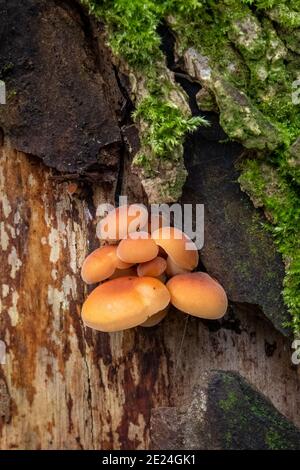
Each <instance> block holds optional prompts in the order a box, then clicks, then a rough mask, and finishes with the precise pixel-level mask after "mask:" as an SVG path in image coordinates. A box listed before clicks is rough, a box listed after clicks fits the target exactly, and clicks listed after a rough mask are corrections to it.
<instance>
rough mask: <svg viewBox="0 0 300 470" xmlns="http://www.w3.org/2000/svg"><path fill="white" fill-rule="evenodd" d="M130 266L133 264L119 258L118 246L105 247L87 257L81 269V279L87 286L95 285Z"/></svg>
mask: <svg viewBox="0 0 300 470" xmlns="http://www.w3.org/2000/svg"><path fill="white" fill-rule="evenodd" d="M130 266H132V264H129V263H124V261H122V260H120V259H119V258H118V256H117V247H116V246H114V245H110V246H103V247H102V248H97V249H96V250H95V251H93V252H92V253H91V254H90V255H88V256H87V258H86V259H85V261H84V263H83V265H82V268H81V277H82V279H83V280H84V282H86V283H87V284H95V283H96V282H101V281H104V280H105V279H107V278H109V277H110V276H112V275H113V273H114V272H115V270H116V269H128V268H130Z"/></svg>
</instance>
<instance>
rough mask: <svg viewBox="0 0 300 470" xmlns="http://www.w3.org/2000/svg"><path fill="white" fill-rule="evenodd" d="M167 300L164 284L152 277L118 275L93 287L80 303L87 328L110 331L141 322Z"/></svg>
mask: <svg viewBox="0 0 300 470" xmlns="http://www.w3.org/2000/svg"><path fill="white" fill-rule="evenodd" d="M169 302H170V294H169V291H168V289H167V288H166V286H165V285H164V284H163V283H162V282H160V281H159V280H158V279H155V278H153V277H120V278H118V279H113V280H112V281H107V282H104V283H103V284H101V285H100V286H98V287H96V289H95V290H93V292H92V293H91V294H90V295H89V296H88V298H87V299H86V301H85V302H84V304H83V307H82V319H83V321H84V323H85V324H86V325H87V326H89V327H90V328H94V329H96V330H100V331H105V332H112V331H119V330H125V329H127V328H132V327H135V326H138V325H140V324H141V323H144V322H145V321H146V320H147V319H148V318H149V317H151V316H152V315H154V314H156V313H158V312H160V311H161V310H163V309H164V308H166V307H167V305H168V304H169Z"/></svg>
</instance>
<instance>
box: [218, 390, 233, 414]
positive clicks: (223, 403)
mask: <svg viewBox="0 0 300 470" xmlns="http://www.w3.org/2000/svg"><path fill="white" fill-rule="evenodd" d="M236 403H237V396H236V394H235V393H234V392H232V391H230V392H229V393H228V396H227V398H226V399H225V400H220V401H219V406H220V408H221V409H222V410H223V411H226V412H228V411H230V410H232V409H233V408H234V406H235V405H236Z"/></svg>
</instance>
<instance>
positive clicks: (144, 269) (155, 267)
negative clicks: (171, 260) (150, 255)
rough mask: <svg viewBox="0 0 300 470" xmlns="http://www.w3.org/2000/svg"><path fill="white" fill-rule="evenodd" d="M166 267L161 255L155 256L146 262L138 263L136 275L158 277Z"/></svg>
mask: <svg viewBox="0 0 300 470" xmlns="http://www.w3.org/2000/svg"><path fill="white" fill-rule="evenodd" d="M166 267H167V262H166V260H165V259H164V258H162V257H161V256H157V257H156V258H154V259H152V260H150V261H147V262H146V263H140V264H139V265H138V267H137V274H138V276H140V277H142V276H151V277H159V276H161V275H162V274H163V273H164V272H165V270H166Z"/></svg>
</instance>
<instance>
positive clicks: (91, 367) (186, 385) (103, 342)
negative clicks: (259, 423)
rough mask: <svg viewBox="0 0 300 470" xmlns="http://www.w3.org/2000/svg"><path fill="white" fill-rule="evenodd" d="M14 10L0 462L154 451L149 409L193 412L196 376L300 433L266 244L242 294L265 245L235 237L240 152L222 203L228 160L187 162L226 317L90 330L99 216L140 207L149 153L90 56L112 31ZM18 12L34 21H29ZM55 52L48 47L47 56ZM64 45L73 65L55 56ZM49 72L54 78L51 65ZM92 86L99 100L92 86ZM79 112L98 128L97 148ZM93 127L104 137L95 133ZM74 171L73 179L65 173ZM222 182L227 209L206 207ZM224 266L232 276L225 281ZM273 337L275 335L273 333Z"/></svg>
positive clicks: (24, 6) (5, 166)
mask: <svg viewBox="0 0 300 470" xmlns="http://www.w3.org/2000/svg"><path fill="white" fill-rule="evenodd" d="M5 3H6V2H5ZM19 3H20V5H21V6H20V7H19ZM7 5H8V3H6V5H5V6H3V2H1V1H0V11H1V12H2V14H3V15H6V18H7V21H8V22H9V24H10V25H11V26H12V27H14V25H15V29H16V28H17V27H18V28H19V29H18V30H20V31H22V35H21V36H20V39H18V38H19V36H18V35H14V36H13V38H14V41H8V42H7V41H4V42H3V41H2V39H3V37H5V38H6V37H8V36H7V34H9V33H7V31H4V28H3V23H1V22H0V36H1V35H2V36H1V43H0V49H1V54H0V55H1V58H0V60H1V61H3V57H6V59H5V60H6V63H5V64H6V65H9V62H8V63H7V60H8V61H9V60H10V59H9V57H14V63H13V67H5V64H3V63H2V62H1V73H2V74H3V73H4V72H5V74H6V75H5V76H4V75H2V76H3V78H5V80H6V81H7V83H8V92H10V91H14V87H15V90H16V94H14V93H13V94H12V98H11V101H10V100H9V101H8V104H7V105H6V107H1V109H0V119H1V126H2V127H3V130H4V145H3V146H1V149H0V194H1V205H0V211H1V214H0V222H1V227H0V235H1V238H0V241H1V260H0V262H1V269H0V276H1V290H0V294H1V304H0V306H1V316H0V339H1V340H3V341H4V342H5V344H6V347H7V354H6V364H3V365H1V367H0V448H2V449H13V448H18V449H24V448H26V449H39V448H42V449H54V448H60V449H77V448H84V449H108V448H114V449H137V448H147V447H149V445H150V440H149V430H150V417H151V410H152V409H153V408H158V407H162V406H172V407H173V406H179V405H181V404H182V403H183V402H184V401H188V400H189V399H190V396H191V392H192V390H193V388H194V386H195V385H196V384H198V382H199V376H202V375H203V373H204V371H206V370H208V369H223V370H234V371H239V372H240V374H241V375H242V376H243V377H245V379H246V380H248V381H249V382H250V383H251V384H253V385H254V386H255V387H257V389H258V390H259V391H261V392H263V393H264V394H265V395H266V396H267V397H268V398H269V399H270V400H271V401H272V402H273V404H274V405H275V406H276V407H277V408H278V410H279V411H280V412H281V413H283V414H284V415H285V416H286V417H287V418H289V419H290V420H291V421H293V422H294V423H295V424H298V425H300V411H299V410H300V395H299V388H300V380H299V372H298V370H297V368H296V367H294V366H292V365H291V359H290V356H291V350H290V339H289V338H284V337H283V336H282V334H281V333H280V332H279V331H276V329H275V328H274V326H273V325H272V324H270V323H269V322H267V321H266V319H265V317H263V316H262V315H261V309H265V307H268V306H270V303H269V302H270V301H269V300H268V293H269V289H270V286H272V288H273V286H275V287H274V289H275V292H278V282H279V281H278V279H280V275H281V270H282V268H281V264H280V260H278V259H277V258H276V256H275V255H274V252H273V246H272V245H271V241H270V239H269V238H264V239H263V243H262V244H261V245H259V247H260V248H259V250H260V251H264V253H263V256H262V257H260V256H259V254H257V255H255V254H253V256H252V259H254V260H255V264H257V263H258V266H257V265H256V266H250V267H249V266H248V268H249V270H247V272H245V273H244V271H243V276H244V277H243V278H242V279H241V280H239V273H240V272H241V268H240V266H239V264H238V263H239V262H244V260H245V258H246V255H247V253H245V251H247V250H245V240H246V241H247V240H248V241H249V240H250V239H252V238H251V237H254V238H253V239H254V240H255V243H258V244H259V243H260V242H259V239H258V238H257V235H255V234H254V235H253V233H252V234H251V236H250V235H249V232H248V234H243V229H242V228H241V227H238V228H240V231H241V233H236V232H237V231H238V228H237V224H236V220H234V219H236V218H237V217H239V215H236V214H240V213H241V211H242V209H241V207H245V211H248V212H246V213H247V214H248V213H250V209H249V207H248V206H247V202H245V201H246V199H245V198H243V200H242V201H240V199H241V194H240V193H239V191H238V190H237V189H236V187H235V186H234V184H232V181H231V180H232V178H235V173H234V170H233V169H232V168H233V161H234V160H235V157H236V153H235V151H234V152H233V149H232V148H231V147H226V149H227V150H226V151H225V147H224V153H225V154H226V152H228V158H229V161H228V163H226V164H225V159H224V162H223V163H224V165H223V166H221V168H222V171H223V174H222V175H223V178H224V186H223V190H222V189H221V185H222V184H223V183H222V181H223V180H222V175H221V176H220V174H217V175H216V170H215V169H214V166H213V164H214V163H213V162H214V160H213V157H217V159H216V162H220V161H221V159H220V154H219V150H220V148H219V147H218V150H217V153H216V150H214V149H215V147H214V146H212V147H210V146H209V145H208V143H207V142H204V141H203V140H201V139H202V138H200V136H199V135H198V137H197V136H195V139H197V138H199V140H198V141H197V140H196V141H193V140H192V141H190V144H188V145H187V149H186V152H187V159H186V163H187V166H188V167H189V170H190V171H191V172H193V173H194V174H195V175H194V177H192V176H191V177H190V179H189V181H188V183H187V186H186V189H187V191H186V193H185V195H184V198H186V199H185V201H186V202H205V203H207V205H208V207H209V214H208V221H209V224H210V231H211V233H212V234H213V236H207V244H206V246H205V250H204V253H203V260H204V262H205V264H207V266H206V267H207V269H208V270H209V272H211V273H212V274H213V275H216V276H217V277H219V278H220V281H221V282H223V283H225V285H226V287H227V288H228V291H229V297H230V300H231V301H234V302H231V306H230V309H229V311H228V314H227V316H226V317H225V318H224V319H223V320H222V321H217V322H209V323H206V322H203V321H201V320H199V319H196V318H193V317H186V316H185V315H183V314H182V313H180V312H175V311H171V312H170V315H169V316H168V317H167V318H166V320H164V321H163V322H162V324H160V325H159V326H157V327H155V328H153V329H142V328H136V329H133V330H131V331H125V332H120V333H115V334H110V335H109V334H104V333H103V334H102V333H98V332H93V331H92V330H90V329H88V328H84V327H83V325H82V322H81V319H80V309H81V305H82V302H83V299H84V298H85V296H86V295H87V293H88V292H87V291H88V289H87V288H86V287H84V285H83V283H82V281H81V279H80V267H81V264H82V261H83V259H84V257H85V256H86V254H87V253H88V252H90V251H91V250H92V249H94V248H95V247H96V246H97V241H96V236H95V226H96V223H97V217H96V216H95V212H96V208H97V206H98V204H99V203H101V202H112V203H113V202H114V201H115V197H116V195H117V194H120V193H123V194H127V195H129V197H130V200H131V201H137V200H138V201H139V202H145V195H144V193H143V191H142V189H141V185H140V182H139V180H138V179H137V177H136V176H134V175H132V174H131V172H130V163H131V162H130V160H131V157H129V154H130V150H131V151H132V153H134V152H135V151H136V149H137V148H138V137H137V134H136V129H135V127H134V126H133V125H132V122H131V120H130V118H129V116H128V113H127V112H126V111H127V110H128V109H129V108H130V103H129V102H128V99H127V97H126V91H125V88H124V86H123V85H122V80H120V78H119V77H117V78H116V76H115V74H114V73H113V66H112V64H111V62H110V60H108V57H109V56H108V55H107V54H108V53H107V51H106V49H105V50H104V49H102V48H98V46H96V45H95V44H98V45H99V43H100V44H102V46H103V39H101V31H100V32H99V31H98V32H96V30H93V31H94V32H93V33H91V34H90V33H89V34H87V24H86V23H85V22H84V21H87V19H86V20H84V18H85V16H84V13H83V12H81V10H78V9H77V8H75V7H74V3H73V2H72V3H70V2H67V1H66V2H60V3H58V2H43V1H30V2H13V1H12V2H9V5H10V6H11V7H13V6H14V7H15V8H16V10H14V8H11V9H9V8H7ZM18 8H21V10H18ZM74 8H75V9H74ZM16 11H20V12H21V13H22V12H23V13H24V15H23V13H22V14H21V15H20V16H19V17H18V21H17V18H16V16H15V12H16ZM25 12H26V15H25ZM29 17H30V18H31V19H30V22H31V23H30V24H32V28H29V27H28V18H29ZM5 24H6V23H5ZM7 24H8V23H7ZM24 25H27V26H26V27H25V26H24ZM91 28H92V26H91ZM81 31H82V32H81ZM89 31H90V30H89ZM31 34H34V35H36V36H35V38H33V39H32V40H31V41H30V40H29V39H28V37H27V35H29V36H30V35H31ZM60 34H61V35H62V37H61V38H60V39H59V40H57V42H56V37H59V35H60ZM75 37H76V41H77V39H78V41H79V42H76V41H75ZM26 38H27V39H26ZM37 38H39V39H38V42H37ZM19 41H20V42H19ZM47 41H48V42H49V41H50V42H51V44H53V47H51V48H50V47H49V48H47V47H46V46H47ZM74 41H75V42H76V44H75V43H74ZM101 41H102V42H101ZM26 44H27V46H28V44H29V45H30V48H29V49H28V51H27V49H26V47H27V46H26ZM62 44H69V45H70V51H72V53H68V52H69V51H68V50H67V51H65V50H62V49H68V47H67V46H66V45H65V46H64V47H63V48H62ZM37 46H38V47H39V50H37V49H36V48H37ZM28 47H29V46H28ZM55 47H57V48H59V50H56V53H57V54H58V56H59V57H60V58H62V62H60V61H59V60H58V59H56V58H55ZM73 48H74V49H73ZM95 48H96V49H97V51H98V52H97V54H96V58H95ZM46 49H47V50H46ZM75 49H76V50H75ZM5 54H6V55H5ZM44 54H45V56H44ZM52 54H54V56H53V55H52ZM25 57H27V59H28V60H30V57H32V61H33V63H32V64H30V63H28V62H26V63H25V64H24V63H22V62H20V61H21V58H22V59H24V58H25ZM40 61H41V62H40ZM43 61H44V62H43ZM51 61H52V62H53V63H54V64H55V66H56V65H57V68H56V67H52V69H51V67H50V66H48V63H52V62H51ZM65 61H66V62H65ZM81 61H83V63H85V64H87V63H88V64H89V65H88V67H87V69H88V70H79V69H80V67H79V65H80V63H81ZM26 64H27V65H26ZM42 64H44V66H42ZM101 64H102V66H101ZM27 66H28V69H27V68H26V67H27ZM3 67H4V71H3ZM31 67H34V70H32V69H31ZM49 67H50V68H49ZM101 67H102V68H101ZM54 69H55V72H54ZM51 71H52V72H53V73H52V74H51V77H50V78H51V80H50V78H49V76H50V72H51ZM36 74H37V76H38V77H39V80H41V82H42V83H40V82H39V81H38V80H37V77H36ZM39 74H40V75H39ZM59 74H61V75H59ZM68 74H69V75H68ZM90 74H92V77H91V75H90ZM47 77H48V78H47ZM68 77H69V78H68ZM101 77H102V78H101ZM121 78H122V77H121ZM44 80H48V81H49V88H46V87H45V83H44ZM70 80H71V83H70ZM94 80H95V81H96V82H97V83H99V86H97V87H95V86H94ZM100 82H101V86H100ZM12 84H13V85H12ZM11 85H12V88H11ZM82 87H84V96H85V99H84V100H83V101H84V102H83V103H81V104H79V103H78V102H77V99H78V96H77V95H76V93H77V92H78V93H79V95H80V93H81V91H80V90H81V89H82ZM34 90H36V94H34V97H35V98H34V99H33V98H32V93H33V91H34ZM76 90H77V91H76ZM33 104H34V106H33ZM54 104H56V106H54ZM69 109H71V110H72V113H71V114H72V115H71V116H70V115H69V114H68V110H69ZM56 112H57V113H58V114H57V115H56V114H55V113H56ZM81 113H83V115H84V116H86V118H84V119H85V120H86V126H87V127H86V129H89V130H90V134H88V137H86V140H85V136H86V134H85V132H84V131H83V130H82V127H80V126H82V115H81ZM97 113H99V115H98V114H97ZM56 116H57V117H58V119H56ZM106 118H107V119H106ZM94 119H96V121H97V123H98V119H100V123H101V125H99V127H97V128H96V129H95V128H94V127H93V120H94ZM67 122H68V124H67ZM64 126H66V127H64ZM107 126H108V127H107ZM47 129H48V130H49V133H48V132H47V131H46V130H47ZM78 129H79V131H78ZM216 129H217V132H219V131H218V128H217V127H216ZM106 130H108V132H106ZM52 134H53V135H52ZM111 135H113V136H114V138H111ZM65 136H67V141H68V142H69V144H70V145H69V146H66V141H65ZM98 138H99V139H100V142H98ZM208 140H209V139H208ZM84 142H86V143H87V147H84V148H83V144H84ZM197 142H198V144H199V145H201V146H207V156H208V157H209V156H211V157H212V161H211V162H210V163H208V162H209V158H207V161H206V160H205V159H204V158H203V155H202V153H201V152H200V153H201V155H200V154H199V153H198V152H194V151H193V149H194V146H195V145H197ZM222 149H223V147H222ZM24 151H26V153H24ZM29 154H33V155H34V156H32V155H29ZM189 155H190V156H189ZM226 155H227V154H226ZM37 157H38V158H37ZM194 157H195V159H194ZM45 162H46V163H47V165H48V166H46V165H45V164H44V163H45ZM70 162H71V167H69V166H68V163H70ZM202 165H203V171H202ZM218 165H219V163H218ZM49 166H50V167H51V169H49ZM57 169H60V170H63V171H64V174H61V173H58V171H57ZM66 170H69V171H70V172H69V173H67V174H65V172H66ZM196 172H197V175H196ZM211 175H216V177H215V179H213V180H212V179H211ZM78 176H79V178H78ZM70 179H71V180H72V181H73V180H74V181H75V180H76V186H75V192H74V186H73V185H72V187H70V184H69V182H68V181H66V180H70ZM228 180H230V181H228ZM213 181H215V183H213ZM213 184H214V185H215V186H216V188H217V189H218V193H217V194H218V196H215V197H213V196H211V197H210V196H208V194H212V186H213ZM199 188H200V189H199ZM202 190H203V194H202ZM204 194H206V197H207V200H204ZM184 198H183V201H184ZM220 199H221V204H220ZM227 204H233V205H234V206H235V207H237V212H233V214H232V215H231V216H230V217H232V218H231V219H230V217H229V218H227V219H226V217H227V216H228V214H227V212H225V209H224V208H226V207H227ZM215 214H216V216H215ZM224 214H225V216H226V217H225V216H224ZM226 214H227V215H226ZM225 222H226V225H225V227H227V229H228V230H229V227H230V226H231V224H233V227H234V230H233V233H232V234H229V233H227V234H225V235H226V236H225V235H224V239H225V241H224V245H228V246H224V247H223V246H221V245H222V244H223V235H222V237H221V232H220V233H219V228H220V225H221V224H222V225H223V224H225ZM255 227H256V226H255ZM256 228H257V227H256ZM256 228H255V230H256ZM255 233H257V232H255ZM259 233H260V232H259ZM219 237H221V239H220V238H219ZM249 237H250V238H249ZM247 243H248V242H247ZM249 243H250V242H249ZM266 244H267V245H266ZM247 246H248V245H247ZM266 246H267V247H268V249H267V250H266V249H265V247H266ZM233 257H235V260H236V263H235V262H234V261H233ZM260 258H262V261H261V262H260ZM259 262H260V264H259ZM218 263H219V266H218ZM266 264H268V266H269V267H270V269H272V270H273V271H274V273H275V274H274V275H275V281H274V283H273V281H272V282H270V283H268V282H266V283H265V284H264V285H263V286H260V288H259V289H257V278H258V277H259V278H260V279H261V276H262V275H261V273H262V272H263V270H264V269H265V266H266ZM224 265H226V266H228V269H229V268H230V274H229V275H228V273H227V272H226V270H225V269H224ZM248 268H247V269H248ZM226 283H227V284H226ZM274 295H277V294H274ZM252 304H259V306H260V307H261V308H260V309H259V308H258V307H257V306H256V305H252ZM268 308H269V307H268ZM266 313H267V311H266ZM269 316H270V317H271V315H269ZM274 324H275V325H276V327H277V328H279V323H276V322H275V320H274Z"/></svg>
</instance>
